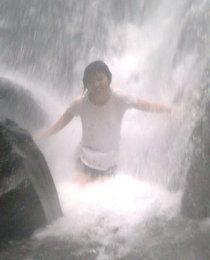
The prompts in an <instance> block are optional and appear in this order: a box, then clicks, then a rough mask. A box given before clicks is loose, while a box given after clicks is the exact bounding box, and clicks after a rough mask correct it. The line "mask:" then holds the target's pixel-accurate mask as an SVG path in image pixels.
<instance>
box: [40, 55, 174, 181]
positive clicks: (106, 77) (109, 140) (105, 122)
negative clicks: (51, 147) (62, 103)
mask: <svg viewBox="0 0 210 260" xmlns="http://www.w3.org/2000/svg"><path fill="white" fill-rule="evenodd" d="M111 80H112V74H111V72H110V70H109V68H108V66H107V65H106V64H105V63H104V62H103V61H101V60H97V61H94V62H92V63H90V64H89V65H88V66H87V67H86V68H85V71H84V76H83V84H84V93H83V94H82V95H81V96H80V97H79V98H77V99H76V100H74V101H73V102H72V103H71V105H70V106H69V107H68V109H67V110H66V111H65V113H64V114H63V115H62V116H61V118H60V119H59V120H58V121H57V122H56V123H55V124H54V125H53V126H52V127H50V128H49V129H47V130H46V131H45V132H44V133H43V134H42V137H44V136H45V137H46V136H49V135H52V134H55V133H57V132H58V131H60V130H61V129H63V128H64V127H65V126H66V125H67V124H68V123H69V122H71V120H72V119H73V118H74V117H75V116H80V118H81V122H82V140H81V144H80V149H79V156H78V159H77V167H76V168H77V172H78V175H77V179H78V180H79V181H80V182H81V183H86V182H88V181H91V180H96V179H99V178H100V179H103V178H106V177H107V176H111V175H113V173H114V172H115V170H116V167H117V162H118V154H119V143H120V130H121V123H122V118H123V115H124V114H125V112H126V110H127V109H130V108H135V109H139V110H143V111H149V112H171V110H172V109H173V108H172V107H169V106H165V105H161V104H158V103H151V102H148V101H145V100H142V99H140V98H133V97H130V96H129V95H126V94H124V93H122V92H120V91H119V90H114V89H112V88H111V87H110V84H111Z"/></svg>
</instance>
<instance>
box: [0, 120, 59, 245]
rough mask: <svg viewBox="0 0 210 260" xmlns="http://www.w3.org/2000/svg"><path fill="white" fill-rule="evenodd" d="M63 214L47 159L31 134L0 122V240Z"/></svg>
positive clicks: (19, 235) (23, 234)
mask: <svg viewBox="0 0 210 260" xmlns="http://www.w3.org/2000/svg"><path fill="white" fill-rule="evenodd" d="M61 215H62V212H61V208H60V204H59V199H58V195H57V191H56V188H55V185H54V182H53V179H52V176H51V174H50V171H49V169H48V166H47V163H46V161H45V159H44V156H43V155H42V153H41V152H40V151H39V149H38V147H37V146H36V144H35V143H34V142H33V140H32V138H31V136H30V135H29V134H28V132H27V131H26V130H24V129H22V128H20V127H19V126H18V125H17V124H16V123H14V122H13V121H11V120H8V119H5V120H0V239H1V240H7V239H17V238H23V237H26V236H28V235H30V234H32V232H33V231H34V230H35V229H37V228H39V227H42V226H44V225H46V224H47V223H50V222H51V221H53V220H55V219H57V218H58V217H60V216H61Z"/></svg>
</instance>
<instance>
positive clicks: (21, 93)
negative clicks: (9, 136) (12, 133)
mask: <svg viewBox="0 0 210 260" xmlns="http://www.w3.org/2000/svg"><path fill="white" fill-rule="evenodd" d="M0 116H1V117H3V118H5V117H6V118H10V119H11V120H13V121H15V122H17V123H18V124H19V125H21V126H22V127H23V128H25V129H27V130H29V131H30V132H34V131H37V130H38V129H40V128H42V127H43V126H45V125H46V124H47V122H48V117H47V115H46V113H45V112H44V110H43V109H42V108H41V106H40V105H39V103H38V101H37V100H36V99H35V98H34V96H33V95H32V93H31V92H30V91H29V90H28V89H26V88H24V87H23V86H21V85H20V84H17V83H16V82H14V81H12V80H10V79H6V78H3V77H0Z"/></svg>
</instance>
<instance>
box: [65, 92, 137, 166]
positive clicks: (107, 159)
mask: <svg viewBox="0 0 210 260" xmlns="http://www.w3.org/2000/svg"><path fill="white" fill-rule="evenodd" d="M134 102H135V100H134V98H131V97H128V96H127V95H125V94H123V93H122V92H120V91H119V90H112V93H111V96H110V98H109V100H108V101H107V103H105V104H104V105H99V106H98V105H95V104H93V103H91V101H90V100H89V98H88V96H87V93H85V94H84V95H83V96H82V97H80V98H78V99H76V100H75V101H73V102H72V104H71V105H70V107H69V108H68V111H69V112H70V113H71V114H72V115H74V116H80V118H81V122H82V141H81V144H80V150H79V158H80V160H81V161H82V162H83V163H84V164H85V165H87V166H88V167H90V168H93V169H97V170H102V171H103V170H108V169H109V168H110V167H113V166H116V165H117V161H118V154H119V142H120V130H121V123H122V118H123V115H124V113H125V111H126V110H127V109H129V108H131V107H132V106H133V104H134Z"/></svg>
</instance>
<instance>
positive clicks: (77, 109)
mask: <svg viewBox="0 0 210 260" xmlns="http://www.w3.org/2000/svg"><path fill="white" fill-rule="evenodd" d="M82 103H83V102H82V98H81V97H80V98H77V99H75V100H74V101H73V102H72V103H71V104H70V106H69V107H68V108H67V111H68V112H69V113H71V114H72V115H73V116H79V115H80V114H81V110H82Z"/></svg>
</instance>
